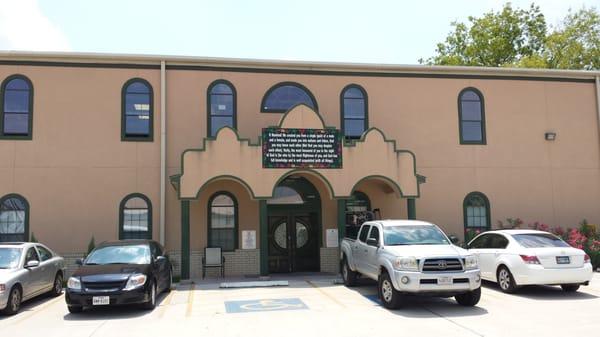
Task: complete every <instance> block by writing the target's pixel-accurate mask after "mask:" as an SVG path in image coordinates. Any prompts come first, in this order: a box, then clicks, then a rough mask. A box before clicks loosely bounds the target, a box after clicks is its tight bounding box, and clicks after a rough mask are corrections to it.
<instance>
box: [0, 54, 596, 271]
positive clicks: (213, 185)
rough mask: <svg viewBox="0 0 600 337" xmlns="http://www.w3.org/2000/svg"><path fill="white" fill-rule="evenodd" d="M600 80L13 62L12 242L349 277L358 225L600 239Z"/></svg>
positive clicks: (0, 136) (448, 70) (7, 70)
mask: <svg viewBox="0 0 600 337" xmlns="http://www.w3.org/2000/svg"><path fill="white" fill-rule="evenodd" d="M599 76H600V73H598V72H582V71H551V70H525V69H490V68H475V67H473V68H464V67H428V66H396V65H365V64H334V63H308V62H281V61H259V60H233V59H208V58H185V57H161V56H134V55H102V54H54V53H52V54H50V53H48V54H47V53H35V54H29V53H10V52H4V53H0V81H2V86H1V87H0V90H1V92H0V102H1V103H0V158H2V159H1V160H0V206H1V207H2V209H1V210H0V240H4V241H7V240H27V239H31V238H32V236H35V239H37V240H38V241H41V242H44V243H46V244H48V245H49V246H50V247H52V248H53V249H55V250H56V251H58V252H60V253H62V254H64V255H65V256H67V257H76V256H77V257H78V256H81V255H82V254H83V253H85V251H86V250H87V246H88V243H89V242H90V240H91V238H92V237H93V238H94V240H95V241H96V242H101V241H105V240H114V239H119V238H153V239H155V240H157V241H160V242H161V243H163V244H164V246H165V248H166V249H167V250H168V251H169V252H170V254H171V256H172V257H173V260H174V261H175V262H174V263H175V266H176V268H177V272H178V273H181V274H182V276H183V277H184V278H187V277H197V276H198V275H199V273H200V269H201V257H202V255H203V249H204V248H205V247H207V246H220V247H223V250H224V251H225V253H224V255H225V257H226V274H229V275H257V274H269V273H276V272H294V271H325V272H337V269H338V248H337V244H338V239H339V238H340V237H342V236H343V235H344V233H345V232H351V231H353V229H354V226H355V225H356V224H358V223H360V222H361V221H363V220H364V219H368V218H372V217H377V218H418V219H422V220H427V221H430V222H433V223H436V224H438V225H440V226H441V227H442V228H443V229H444V230H445V231H446V232H447V233H448V234H453V235H456V236H457V237H459V238H461V239H463V238H464V236H465V234H466V233H467V232H468V231H474V230H485V229H488V228H490V227H492V228H494V227H496V222H497V221H498V220H505V219H506V218H509V217H520V218H522V219H524V220H525V221H526V222H534V221H540V222H543V223H547V224H549V225H561V226H567V227H569V226H574V225H576V224H577V223H579V222H580V221H581V220H582V219H587V220H588V221H589V222H593V223H600V133H599V130H600V123H599V114H600V108H599V104H598V101H599V96H600V91H599V86H600V80H599Z"/></svg>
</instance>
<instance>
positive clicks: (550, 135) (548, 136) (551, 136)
mask: <svg viewBox="0 0 600 337" xmlns="http://www.w3.org/2000/svg"><path fill="white" fill-rule="evenodd" d="M544 138H546V140H550V141H553V140H556V132H546V133H545V134H544Z"/></svg>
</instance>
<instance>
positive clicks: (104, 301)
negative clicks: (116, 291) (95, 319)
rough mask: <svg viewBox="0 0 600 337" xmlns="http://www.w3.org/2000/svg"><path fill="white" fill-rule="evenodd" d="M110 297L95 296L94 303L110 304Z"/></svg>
mask: <svg viewBox="0 0 600 337" xmlns="http://www.w3.org/2000/svg"><path fill="white" fill-rule="evenodd" d="M109 304H110V297H108V296H93V297H92V305H109Z"/></svg>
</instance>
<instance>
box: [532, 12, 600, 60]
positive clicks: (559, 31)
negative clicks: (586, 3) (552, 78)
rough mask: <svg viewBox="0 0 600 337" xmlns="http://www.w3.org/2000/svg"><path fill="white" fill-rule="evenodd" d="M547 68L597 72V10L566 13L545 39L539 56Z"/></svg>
mask: <svg viewBox="0 0 600 337" xmlns="http://www.w3.org/2000/svg"><path fill="white" fill-rule="evenodd" d="M542 58H543V59H544V61H545V62H546V67H547V68H555V69H587V70H591V69H600V14H599V13H598V11H597V10H596V9H593V8H592V9H586V8H583V9H580V10H579V11H577V12H572V11H569V13H568V14H567V16H566V17H565V19H564V21H563V22H562V24H561V25H559V26H558V27H557V28H556V29H555V30H554V32H552V33H551V34H549V35H548V37H547V38H546V45H545V48H544V51H543V53H542Z"/></svg>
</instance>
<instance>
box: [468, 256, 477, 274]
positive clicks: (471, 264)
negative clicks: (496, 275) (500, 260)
mask: <svg viewBox="0 0 600 337" xmlns="http://www.w3.org/2000/svg"><path fill="white" fill-rule="evenodd" d="M477 268H479V261H478V260H477V256H475V255H469V256H467V257H465V269H466V270H473V269H477Z"/></svg>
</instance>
